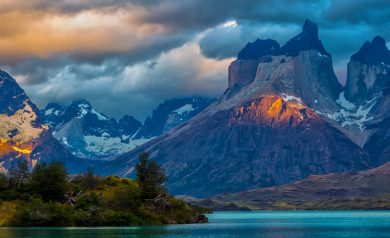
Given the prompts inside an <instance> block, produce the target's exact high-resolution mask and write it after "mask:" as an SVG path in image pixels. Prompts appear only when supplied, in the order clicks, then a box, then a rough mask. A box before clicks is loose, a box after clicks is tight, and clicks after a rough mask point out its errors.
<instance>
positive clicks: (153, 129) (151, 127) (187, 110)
mask: <svg viewBox="0 0 390 238" xmlns="http://www.w3.org/2000/svg"><path fill="white" fill-rule="evenodd" d="M213 101H214V99H210V98H205V97H188V98H176V99H171V100H167V101H165V102H163V103H161V104H160V105H158V107H157V108H156V109H155V110H153V114H152V116H151V117H148V118H146V120H145V122H144V124H143V125H142V128H141V129H140V130H139V131H138V132H137V134H136V135H135V138H153V137H156V136H159V135H161V134H162V133H164V132H167V131H169V130H170V129H172V128H174V127H176V126H179V125H181V124H183V123H184V122H186V121H188V120H189V119H191V118H192V117H194V116H195V115H196V114H198V113H199V112H201V111H202V110H203V109H205V108H206V107H207V106H209V105H210V104H211V103H212V102H213Z"/></svg>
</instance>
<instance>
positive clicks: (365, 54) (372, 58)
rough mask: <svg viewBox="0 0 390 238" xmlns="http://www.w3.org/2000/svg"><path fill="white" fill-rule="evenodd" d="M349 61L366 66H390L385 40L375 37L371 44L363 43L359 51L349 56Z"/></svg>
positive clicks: (389, 56) (389, 52) (389, 54)
mask: <svg viewBox="0 0 390 238" xmlns="http://www.w3.org/2000/svg"><path fill="white" fill-rule="evenodd" d="M351 59H352V60H355V61H359V62H361V63H364V64H367V65H380V64H386V65H390V51H389V49H387V47H386V41H385V39H383V38H382V37H381V36H375V37H374V39H373V40H372V41H371V42H369V41H366V42H364V44H363V46H362V47H361V48H360V50H359V51H358V52H356V53H355V54H353V55H352V56H351Z"/></svg>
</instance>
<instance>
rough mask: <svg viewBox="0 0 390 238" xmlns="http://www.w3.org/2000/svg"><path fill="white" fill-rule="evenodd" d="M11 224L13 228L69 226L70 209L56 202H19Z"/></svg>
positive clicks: (70, 220)
mask: <svg viewBox="0 0 390 238" xmlns="http://www.w3.org/2000/svg"><path fill="white" fill-rule="evenodd" d="M16 210H17V212H16V214H15V216H14V217H13V219H12V220H11V224H12V225H14V226H70V225H72V216H71V214H72V210H73V209H72V207H70V206H68V205H66V204H61V203H58V202H48V203H44V202H43V201H42V199H41V198H39V197H35V198H32V199H31V201H30V202H20V203H19V204H18V205H17V209H16Z"/></svg>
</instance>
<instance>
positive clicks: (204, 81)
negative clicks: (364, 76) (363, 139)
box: [0, 0, 390, 120]
mask: <svg viewBox="0 0 390 238" xmlns="http://www.w3.org/2000/svg"><path fill="white" fill-rule="evenodd" d="M0 19H1V21H0V68H1V69H3V70H6V71H7V72H9V73H10V74H11V75H12V76H13V77H14V78H15V79H16V80H17V81H18V83H19V84H20V85H21V86H22V87H23V88H24V89H25V90H26V92H27V94H28V95H29V96H30V98H31V99H32V100H33V102H35V103H36V104H37V105H38V106H39V107H41V108H42V107H44V106H45V105H46V104H47V103H48V102H59V103H61V104H63V105H67V104H69V103H71V102H72V101H73V100H76V99H81V98H84V99H87V100H88V101H90V102H91V104H92V105H93V106H94V107H95V108H96V109H97V110H99V111H101V112H103V113H104V114H106V115H108V116H113V117H116V118H119V117H121V116H123V115H125V114H129V115H133V116H135V117H136V118H138V119H140V120H143V119H144V118H145V117H146V116H148V115H150V114H151V112H152V110H153V109H154V108H155V107H156V106H157V105H158V104H159V103H161V102H163V101H164V100H167V99H171V98H178V97H187V96H194V95H200V96H207V97H218V96H219V95H221V94H222V93H223V91H224V90H225V89H226V87H227V68H228V66H229V64H230V63H231V62H232V61H234V60H235V57H236V56H237V54H238V52H239V50H240V49H241V48H243V47H244V46H245V44H246V43H247V42H250V41H254V40H256V39H257V38H260V39H268V38H271V39H275V40H277V41H278V42H279V43H280V44H283V43H285V42H286V41H287V40H288V39H290V38H292V37H293V36H294V35H296V34H298V33H299V32H300V30H301V27H302V24H303V23H304V21H305V19H310V20H311V21H314V22H316V23H317V24H318V26H319V35H320V39H321V40H322V42H323V44H324V46H325V48H326V49H327V51H328V52H330V53H331V54H332V56H333V64H334V69H335V72H336V75H337V76H338V78H339V80H340V81H341V82H344V81H345V77H346V75H345V74H346V67H347V63H348V61H349V58H350V56H351V54H353V53H354V52H356V51H357V50H358V49H359V48H360V46H361V45H362V44H363V43H364V42H365V41H367V40H372V38H373V37H374V36H376V35H381V36H382V37H384V38H385V39H386V42H388V43H387V45H388V46H390V43H389V42H390V30H389V29H390V0H381V1H379V0H319V1H313V0H295V1H290V0H284V1H282V0H252V1H251V0H180V1H178V0H62V1H61V0H59V1H52V0H29V1H15V0H0Z"/></svg>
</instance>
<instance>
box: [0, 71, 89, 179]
mask: <svg viewBox="0 0 390 238" xmlns="http://www.w3.org/2000/svg"><path fill="white" fill-rule="evenodd" d="M0 100H1V106H0V172H7V171H8V170H9V169H10V168H11V167H12V166H13V164H15V163H17V162H18V161H19V160H27V161H28V162H29V164H30V165H31V166H34V165H35V164H36V163H37V162H39V161H47V160H60V161H63V162H64V163H65V164H66V165H67V166H68V168H70V171H74V172H76V171H81V170H84V171H85V170H86V169H87V168H88V166H90V165H91V164H90V163H89V162H88V161H79V159H78V158H76V157H74V156H73V155H72V154H70V153H69V152H68V151H67V150H66V149H65V148H64V147H63V146H61V145H60V144H59V143H58V142H57V141H56V140H55V139H54V138H53V137H52V136H51V132H50V130H49V128H48V126H47V125H45V124H43V123H42V119H41V117H40V115H39V111H38V109H37V107H36V106H35V104H33V103H32V102H31V100H30V99H29V98H28V97H27V95H26V94H25V92H24V91H23V89H21V88H20V87H19V85H18V84H17V82H16V81H15V80H14V79H13V78H12V77H11V76H10V75H8V74H7V73H6V72H4V71H0Z"/></svg>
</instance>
